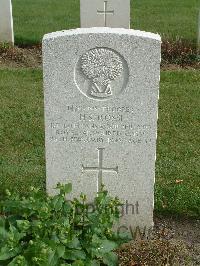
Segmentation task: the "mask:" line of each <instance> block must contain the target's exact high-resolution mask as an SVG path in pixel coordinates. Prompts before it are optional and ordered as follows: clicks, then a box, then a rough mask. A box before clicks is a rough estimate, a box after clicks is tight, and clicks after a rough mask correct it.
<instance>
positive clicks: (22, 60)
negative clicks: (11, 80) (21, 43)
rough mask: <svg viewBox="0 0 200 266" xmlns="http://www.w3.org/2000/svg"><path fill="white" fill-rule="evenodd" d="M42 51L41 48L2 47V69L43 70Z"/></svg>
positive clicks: (0, 52)
mask: <svg viewBox="0 0 200 266" xmlns="http://www.w3.org/2000/svg"><path fill="white" fill-rule="evenodd" d="M41 67H42V49H41V47H40V46H34V47H30V48H19V47H16V46H15V47H11V48H9V47H0V68H41Z"/></svg>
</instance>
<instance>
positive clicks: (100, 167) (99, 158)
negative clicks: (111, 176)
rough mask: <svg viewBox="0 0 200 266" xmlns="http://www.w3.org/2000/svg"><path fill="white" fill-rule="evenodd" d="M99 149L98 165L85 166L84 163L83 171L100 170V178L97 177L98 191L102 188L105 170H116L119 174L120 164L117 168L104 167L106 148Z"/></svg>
mask: <svg viewBox="0 0 200 266" xmlns="http://www.w3.org/2000/svg"><path fill="white" fill-rule="evenodd" d="M97 150H98V164H99V165H98V166H96V167H85V166H83V165H82V170H83V171H97V172H98V179H97V192H100V191H101V190H102V184H103V183H102V179H103V171H105V172H115V173H117V174H118V166H116V167H115V168H107V167H103V150H104V148H97Z"/></svg>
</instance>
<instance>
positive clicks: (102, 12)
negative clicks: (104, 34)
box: [97, 1, 114, 27]
mask: <svg viewBox="0 0 200 266" xmlns="http://www.w3.org/2000/svg"><path fill="white" fill-rule="evenodd" d="M107 8H108V1H104V10H97V14H99V15H104V27H107V15H114V10H110V11H109V10H107Z"/></svg>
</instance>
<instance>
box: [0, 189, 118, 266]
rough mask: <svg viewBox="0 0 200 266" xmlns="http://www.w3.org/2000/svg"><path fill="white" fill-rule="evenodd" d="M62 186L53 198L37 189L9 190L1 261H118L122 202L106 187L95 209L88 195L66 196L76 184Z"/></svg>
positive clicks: (0, 226)
mask: <svg viewBox="0 0 200 266" xmlns="http://www.w3.org/2000/svg"><path fill="white" fill-rule="evenodd" d="M57 189H58V190H59V194H58V195H55V196H53V197H50V196H47V195H44V193H42V192H41V191H40V190H39V189H35V188H32V191H31V193H30V196H29V197H27V198H25V197H20V196H19V195H17V194H14V195H11V193H10V192H9V191H7V197H6V200H4V201H2V202H1V203H0V213H1V215H0V265H9V266H14V265H20V266H28V265H31V266H34V265H42V266H45V265H46V266H47V265H48V266H54V265H62V266H64V265H65V266H70V265H73V266H98V265H110V266H113V265H117V256H116V254H115V253H114V252H113V250H114V249H115V248H116V247H117V246H118V243H119V242H118V241H119V240H120V238H119V236H117V235H116V234H115V233H114V232H113V231H112V227H113V224H114V222H115V221H117V220H118V218H119V208H118V207H119V206H120V203H119V200H118V199H117V198H112V197H110V196H109V195H108V192H107V191H102V192H100V193H98V195H97V197H96V198H95V200H94V204H93V205H92V211H91V210H90V209H91V205H90V206H89V205H88V204H87V199H86V196H85V195H83V194H81V196H80V199H74V200H67V199H66V196H67V194H68V193H70V192H71V190H72V185H71V184H67V185H61V184H58V185H57Z"/></svg>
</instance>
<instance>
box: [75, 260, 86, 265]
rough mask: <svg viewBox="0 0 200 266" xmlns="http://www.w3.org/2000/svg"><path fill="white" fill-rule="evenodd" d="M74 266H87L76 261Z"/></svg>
mask: <svg viewBox="0 0 200 266" xmlns="http://www.w3.org/2000/svg"><path fill="white" fill-rule="evenodd" d="M72 266H86V265H85V264H84V262H83V261H81V260H77V261H75V262H74V263H73V264H72Z"/></svg>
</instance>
